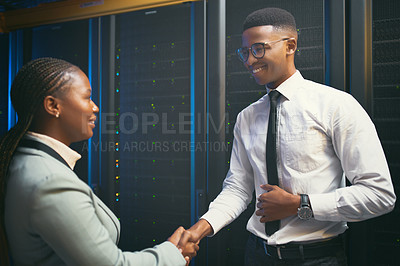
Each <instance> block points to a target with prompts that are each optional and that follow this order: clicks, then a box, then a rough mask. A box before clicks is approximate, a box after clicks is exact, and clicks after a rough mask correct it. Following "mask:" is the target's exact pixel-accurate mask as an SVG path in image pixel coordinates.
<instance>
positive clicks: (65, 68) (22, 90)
mask: <svg viewBox="0 0 400 266" xmlns="http://www.w3.org/2000/svg"><path fill="white" fill-rule="evenodd" d="M78 69H79V68H78V67H76V66H75V65H73V64H71V63H69V62H67V61H64V60H61V59H56V58H50V57H45V58H38V59H35V60H32V61H30V62H29V63H27V64H26V65H24V66H23V67H22V68H21V69H20V70H19V71H18V74H17V75H16V77H15V79H14V81H13V83H12V86H11V102H12V104H13V106H14V109H15V111H16V113H17V115H18V122H17V124H16V125H15V126H14V127H12V128H11V129H10V130H9V131H8V132H7V133H6V134H5V135H4V136H3V137H2V138H1V139H0V218H1V220H0V255H1V257H0V264H1V265H8V263H9V262H8V249H7V241H6V236H5V230H4V200H5V190H6V176H7V170H8V166H9V164H10V162H11V159H12V156H13V154H14V151H15V149H16V148H17V146H18V143H19V141H20V140H21V138H22V137H23V136H24V134H25V133H26V132H27V130H28V129H29V127H30V126H31V123H32V120H33V118H34V115H35V113H36V112H37V110H38V109H39V107H40V106H41V105H42V104H43V100H44V98H45V97H46V96H48V95H51V94H54V93H55V92H57V91H60V89H61V88H63V87H65V86H66V85H68V84H69V79H68V78H67V77H68V75H66V74H67V73H71V72H75V71H77V70H78Z"/></svg>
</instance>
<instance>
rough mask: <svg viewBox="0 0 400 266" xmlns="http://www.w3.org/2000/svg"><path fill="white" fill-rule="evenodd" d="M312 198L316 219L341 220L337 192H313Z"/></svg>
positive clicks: (310, 196)
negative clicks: (337, 204)
mask: <svg viewBox="0 0 400 266" xmlns="http://www.w3.org/2000/svg"><path fill="white" fill-rule="evenodd" d="M308 197H309V198H310V203H311V209H312V211H313V214H314V219H315V220H318V221H341V216H340V214H339V212H338V209H337V206H336V193H335V192H333V193H324V194H312V195H308Z"/></svg>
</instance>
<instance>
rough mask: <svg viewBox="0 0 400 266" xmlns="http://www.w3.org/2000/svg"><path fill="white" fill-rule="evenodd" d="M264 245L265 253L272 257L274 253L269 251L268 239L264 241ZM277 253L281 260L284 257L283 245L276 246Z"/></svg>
mask: <svg viewBox="0 0 400 266" xmlns="http://www.w3.org/2000/svg"><path fill="white" fill-rule="evenodd" d="M263 245H264V251H265V254H267V255H268V256H270V257H272V255H271V254H270V253H268V249H267V243H266V241H263ZM276 253H277V254H278V259H280V260H281V259H282V255H281V247H280V246H276Z"/></svg>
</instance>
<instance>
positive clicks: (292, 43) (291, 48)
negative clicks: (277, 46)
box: [286, 38, 297, 55]
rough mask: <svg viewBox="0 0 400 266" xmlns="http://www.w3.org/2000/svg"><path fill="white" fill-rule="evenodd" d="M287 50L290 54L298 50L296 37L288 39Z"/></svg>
mask: <svg viewBox="0 0 400 266" xmlns="http://www.w3.org/2000/svg"><path fill="white" fill-rule="evenodd" d="M286 49H287V50H286V52H287V54H288V55H292V54H294V53H295V52H296V49H297V40H296V38H290V39H289V40H287V46H286Z"/></svg>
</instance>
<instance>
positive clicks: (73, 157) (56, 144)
mask: <svg viewBox="0 0 400 266" xmlns="http://www.w3.org/2000/svg"><path fill="white" fill-rule="evenodd" d="M26 135H27V137H28V138H31V139H34V140H39V141H40V142H43V143H44V144H46V145H47V146H49V147H50V148H52V149H53V150H55V151H56V152H57V153H58V154H60V156H61V157H62V158H63V159H64V160H65V161H66V162H67V164H68V165H69V167H70V168H71V169H72V170H73V169H74V167H75V164H76V162H77V161H78V160H79V159H80V158H81V155H80V154H79V153H77V152H76V151H74V150H73V149H71V148H70V147H68V146H67V145H65V144H64V143H62V142H60V141H58V140H56V139H54V138H52V137H49V136H47V135H43V134H39V133H36V132H32V131H28V132H27V133H26Z"/></svg>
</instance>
